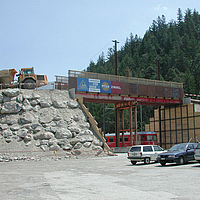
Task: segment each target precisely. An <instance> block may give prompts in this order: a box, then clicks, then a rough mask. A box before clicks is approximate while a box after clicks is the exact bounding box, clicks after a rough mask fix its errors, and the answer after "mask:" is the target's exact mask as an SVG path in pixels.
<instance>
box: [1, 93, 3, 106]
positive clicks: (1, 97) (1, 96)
mask: <svg viewBox="0 0 200 200" xmlns="http://www.w3.org/2000/svg"><path fill="white" fill-rule="evenodd" d="M2 102H3V94H2V92H0V103H2Z"/></svg>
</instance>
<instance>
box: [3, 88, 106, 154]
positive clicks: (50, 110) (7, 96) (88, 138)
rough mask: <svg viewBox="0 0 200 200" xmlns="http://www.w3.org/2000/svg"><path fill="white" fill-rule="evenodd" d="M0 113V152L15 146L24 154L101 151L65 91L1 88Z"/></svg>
mask: <svg viewBox="0 0 200 200" xmlns="http://www.w3.org/2000/svg"><path fill="white" fill-rule="evenodd" d="M0 113H1V114H0V145H1V146H0V155H2V153H5V152H6V153H9V152H12V153H14V152H17V151H19V150H18V148H19V149H20V151H23V153H24V154H25V153H26V152H28V151H38V152H39V151H42V152H48V151H53V152H55V151H56V152H57V151H63V152H65V153H66V154H67V156H68V157H70V156H72V155H82V154H85V153H86V152H90V154H91V153H92V154H93V155H99V154H101V153H102V152H103V148H102V145H103V144H102V142H101V141H100V140H98V138H97V137H96V136H95V135H94V133H93V132H92V130H91V128H90V124H89V123H88V122H87V118H86V116H85V115H84V113H83V112H82V110H81V109H80V107H79V105H78V103H77V102H76V101H75V100H72V99H70V98H69V94H68V91H60V90H20V89H6V90H1V92H0ZM12 144H13V147H12ZM8 149H9V152H7V151H8ZM3 157H6V156H5V155H4V156H3Z"/></svg>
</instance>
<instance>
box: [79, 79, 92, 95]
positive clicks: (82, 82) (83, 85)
mask: <svg viewBox="0 0 200 200" xmlns="http://www.w3.org/2000/svg"><path fill="white" fill-rule="evenodd" d="M77 91H85V92H88V91H89V83H88V79H87V78H77Z"/></svg>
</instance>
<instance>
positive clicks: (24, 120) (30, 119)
mask: <svg viewBox="0 0 200 200" xmlns="http://www.w3.org/2000/svg"><path fill="white" fill-rule="evenodd" d="M33 120H34V117H33V115H31V114H30V113H24V114H23V115H22V116H21V117H20V119H19V121H20V123H22V124H29V123H32V122H33Z"/></svg>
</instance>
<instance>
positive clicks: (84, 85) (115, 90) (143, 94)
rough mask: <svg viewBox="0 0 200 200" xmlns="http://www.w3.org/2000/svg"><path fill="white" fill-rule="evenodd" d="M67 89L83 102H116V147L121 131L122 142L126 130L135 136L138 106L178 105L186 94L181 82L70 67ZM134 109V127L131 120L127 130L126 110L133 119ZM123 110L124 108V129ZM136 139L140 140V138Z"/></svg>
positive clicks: (118, 143) (118, 144)
mask: <svg viewBox="0 0 200 200" xmlns="http://www.w3.org/2000/svg"><path fill="white" fill-rule="evenodd" d="M68 89H71V90H73V92H74V95H75V97H79V98H83V99H84V100H83V101H84V102H94V103H111V104H115V120H116V123H115V129H116V146H117V147H119V146H120V137H119V134H120V132H122V145H123V142H124V134H123V133H124V131H127V130H128V131H130V134H131V135H130V137H131V141H132V142H133V134H132V132H133V131H135V135H137V105H155V106H167V105H168V106H169V105H179V104H182V101H183V97H184V92H183V84H182V83H176V82H168V81H158V80H151V79H143V78H135V77H124V76H116V75H109V74H99V73H92V72H84V71H74V70H69V76H68ZM133 108H134V115H135V116H134V129H133V125H132V123H130V127H129V129H125V128H124V110H125V109H129V118H130V122H132V109H133ZM120 110H122V112H121V115H122V116H121V119H122V129H121V130H120ZM134 139H135V140H137V137H135V138H134ZM136 142H137V141H136ZM130 145H132V144H130Z"/></svg>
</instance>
